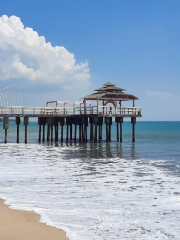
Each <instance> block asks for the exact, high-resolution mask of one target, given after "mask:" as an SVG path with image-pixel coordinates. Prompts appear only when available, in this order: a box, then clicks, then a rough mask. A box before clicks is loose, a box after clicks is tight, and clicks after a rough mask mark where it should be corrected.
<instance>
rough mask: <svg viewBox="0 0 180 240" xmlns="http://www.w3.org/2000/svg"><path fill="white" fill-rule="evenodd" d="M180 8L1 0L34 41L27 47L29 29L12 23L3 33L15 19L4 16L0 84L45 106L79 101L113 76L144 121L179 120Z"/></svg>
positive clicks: (138, 1)
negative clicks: (51, 102)
mask: <svg viewBox="0 0 180 240" xmlns="http://www.w3.org/2000/svg"><path fill="white" fill-rule="evenodd" d="M179 11H180V1H178V0H173V1H170V0H168V1H167V0H156V1H155V0H151V1H144V0H112V1H110V0H109V1H107V0H99V1H98V0H77V1H75V0H57V1H55V0H51V1H46V0H44V1H37V0H36V1H34V0H31V1H28V3H27V1H21V0H17V1H13V0H12V1H9V0H6V1H1V8H0V17H2V15H7V17H8V18H9V17H11V16H12V15H14V16H16V17H19V18H20V20H19V21H20V22H22V24H23V25H24V27H23V29H25V28H26V27H29V28H32V30H31V31H28V34H29V35H28V36H29V38H31V37H32V39H33V40H28V48H27V46H26V44H25V45H24V44H23V41H25V42H27V38H24V34H26V33H27V31H26V30H23V31H24V32H23V33H22V34H21V32H22V29H21V26H20V25H18V28H17V24H16V25H15V28H14V29H15V30H14V31H15V32H16V31H17V34H14V35H13V37H12V36H10V35H8V34H10V33H9V32H8V31H9V30H7V25H8V24H9V25H8V26H11V25H12V23H13V24H14V22H16V19H14V18H13V19H11V22H9V20H8V21H7V19H6V18H3V22H7V25H6V26H5V32H3V31H2V33H1V34H2V35H1V39H2V40H1V39H0V54H1V56H5V57H4V59H5V60H6V61H5V60H2V62H0V63H1V65H2V66H3V67H0V75H2V77H1V76H0V80H1V81H0V84H1V86H2V87H5V86H8V85H10V84H12V83H16V84H19V86H20V88H21V91H22V96H23V103H24V105H29V106H30V105H36V106H45V103H46V101H48V100H79V98H80V97H83V96H84V95H86V94H89V93H91V92H92V91H93V89H96V88H98V87H100V86H101V85H102V84H104V83H106V82H108V81H111V82H113V83H115V84H116V85H118V86H119V87H122V88H125V89H126V90H127V92H128V93H131V94H134V95H135V96H137V97H138V98H139V99H140V100H139V101H136V106H139V107H142V108H143V118H142V120H179V119H180V104H179V103H180V94H179V91H180V66H179V63H180V54H179V53H180V14H179ZM0 29H1V25H0ZM6 30H7V31H6ZM35 31H36V32H37V34H38V37H37V36H35V35H34V32H35ZM39 36H43V37H44V38H45V39H44V40H42V39H39ZM36 37H37V40H36ZM17 39H18V40H17ZM36 41H37V42H38V41H39V45H38V46H36ZM31 42H32V44H31ZM48 42H49V43H50V44H51V47H48V46H49V45H47V43H48ZM5 43H6V45H5ZM10 46H11V47H10ZM42 46H43V47H42ZM44 46H45V48H44ZM55 46H63V47H64V48H59V49H57V48H55ZM40 48H41V49H40ZM27 49H28V50H27ZM33 51H35V53H33V54H32V52H33ZM57 52H58V57H57ZM19 56H20V57H19ZM55 56H56V57H55ZM15 59H16V60H15ZM17 59H18V60H17ZM64 62H65V63H66V64H65V65H64ZM6 63H7V66H6V65H5V64H6ZM22 63H23V66H24V65H25V66H28V67H29V68H30V67H31V68H32V69H33V70H34V71H35V72H32V71H30V70H29V68H28V69H27V68H26V69H25V68H23V70H22V67H23V66H22ZM20 64H21V65H20ZM58 64H60V65H58ZM48 68H49V69H48ZM3 69H6V74H5V73H4V71H3ZM37 70H38V71H37ZM25 71H26V73H25ZM43 77H44V78H43ZM79 79H80V80H79ZM130 104H131V103H130ZM126 105H129V104H126V103H124V104H123V106H126Z"/></svg>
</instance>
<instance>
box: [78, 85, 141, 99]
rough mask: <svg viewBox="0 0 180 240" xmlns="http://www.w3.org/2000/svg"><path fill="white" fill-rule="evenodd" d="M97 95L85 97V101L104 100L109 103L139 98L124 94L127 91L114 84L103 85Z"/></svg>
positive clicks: (97, 90)
mask: <svg viewBox="0 0 180 240" xmlns="http://www.w3.org/2000/svg"><path fill="white" fill-rule="evenodd" d="M94 91H96V92H95V93H92V94H90V95H87V96H85V97H83V99H84V100H103V101H106V103H107V101H108V100H110V102H112V101H130V100H131V101H132V100H137V99H138V98H137V97H135V96H134V95H132V94H129V93H124V91H125V89H123V88H119V87H117V86H116V85H115V84H114V83H112V82H107V83H105V84H103V86H102V87H101V88H98V89H96V90H94Z"/></svg>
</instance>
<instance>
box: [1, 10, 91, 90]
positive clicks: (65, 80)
mask: <svg viewBox="0 0 180 240" xmlns="http://www.w3.org/2000/svg"><path fill="white" fill-rule="evenodd" d="M14 78H15V79H24V80H29V81H43V82H46V83H61V84H62V85H63V86H65V87H66V88H68V87H70V86H71V87H73V86H76V85H81V86H82V85H83V86H88V85H89V79H90V73H89V67H88V63H87V62H81V63H79V64H78V63H77V62H76V60H75V58H74V54H73V53H70V52H68V51H67V50H66V49H65V48H64V47H63V46H55V47H52V45H51V43H49V42H48V43H47V42H46V40H45V37H43V36H39V35H38V33H37V32H36V31H34V30H33V29H32V28H28V27H26V28H25V27H24V25H23V23H22V22H21V20H20V18H18V17H16V16H11V17H9V18H8V17H7V16H6V15H3V16H2V17H0V80H8V79H14Z"/></svg>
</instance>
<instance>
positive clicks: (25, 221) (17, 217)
mask: <svg viewBox="0 0 180 240" xmlns="http://www.w3.org/2000/svg"><path fill="white" fill-rule="evenodd" d="M39 220H40V215H38V214H36V213H34V212H31V211H23V210H14V209H10V208H9V207H8V206H7V205H5V204H4V200H2V199H0V239H1V240H50V239H53V240H68V238H67V237H66V234H65V232H64V231H62V230H60V229H57V228H54V227H50V226H47V225H46V224H44V223H40V222H39Z"/></svg>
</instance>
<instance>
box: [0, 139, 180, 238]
mask: <svg viewBox="0 0 180 240" xmlns="http://www.w3.org/2000/svg"><path fill="white" fill-rule="evenodd" d="M0 150H1V161H0V189H1V190H0V197H1V198H4V199H6V203H7V204H10V206H11V208H18V209H26V210H34V211H35V212H37V213H39V214H41V221H42V222H46V223H47V224H49V225H52V226H55V227H58V228H61V229H63V230H65V231H66V232H67V236H68V237H69V238H70V240H84V239H87V240H88V239H89V240H97V239H98V240H106V239H108V240H109V239H114V240H119V239H131V240H132V239H138V240H141V239H146V240H147V239H151V240H152V239H179V235H180V226H179V222H180V217H179V216H180V191H179V184H180V179H179V178H178V177H177V176H176V177H174V176H173V175H170V174H169V173H168V171H167V170H166V171H165V169H163V168H162V167H160V165H161V164H163V160H162V161H158V164H157V165H156V166H155V165H154V164H156V163H157V161H155V160H152V161H151V160H148V161H147V160H145V159H144V160H143V159H139V160H127V159H119V158H106V159H94V158H91V159H88V157H87V158H83V159H82V158H78V153H79V152H81V151H83V149H80V148H73V147H72V148H64V147H63V148H58V147H53V146H42V145H33V144H32V145H31V144H29V145H24V144H19V145H16V144H7V145H4V144H2V145H1V146H0ZM67 155H68V156H67Z"/></svg>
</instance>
